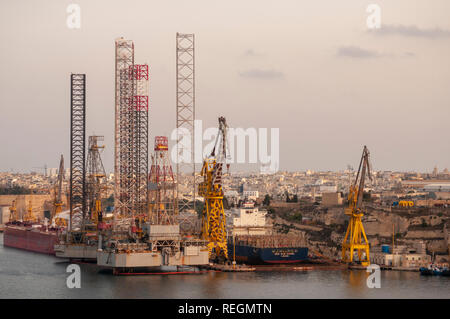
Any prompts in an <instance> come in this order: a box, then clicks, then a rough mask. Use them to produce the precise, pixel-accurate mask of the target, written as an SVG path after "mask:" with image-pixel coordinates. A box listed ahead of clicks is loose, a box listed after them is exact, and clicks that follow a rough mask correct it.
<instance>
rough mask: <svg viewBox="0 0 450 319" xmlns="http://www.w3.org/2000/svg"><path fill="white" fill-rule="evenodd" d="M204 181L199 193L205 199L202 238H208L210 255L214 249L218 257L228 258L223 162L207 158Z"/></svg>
mask: <svg viewBox="0 0 450 319" xmlns="http://www.w3.org/2000/svg"><path fill="white" fill-rule="evenodd" d="M201 175H202V176H203V178H204V181H203V182H202V183H200V185H199V187H198V193H199V195H200V196H203V198H204V199H205V204H204V206H203V215H202V239H204V240H208V241H209V244H208V249H209V256H210V257H211V256H212V254H213V251H214V253H215V255H216V256H217V257H223V258H225V259H228V249H227V238H226V230H225V226H226V222H225V211H224V209H223V190H222V183H221V176H222V163H217V162H216V160H215V159H205V161H204V163H203V167H202V171H201Z"/></svg>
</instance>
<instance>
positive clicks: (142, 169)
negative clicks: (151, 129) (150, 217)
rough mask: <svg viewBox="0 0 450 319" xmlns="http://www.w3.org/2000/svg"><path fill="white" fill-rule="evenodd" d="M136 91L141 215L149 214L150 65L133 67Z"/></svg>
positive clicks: (138, 191) (138, 209)
mask: <svg viewBox="0 0 450 319" xmlns="http://www.w3.org/2000/svg"><path fill="white" fill-rule="evenodd" d="M131 74H132V77H133V80H134V81H135V83H136V85H135V88H136V92H135V95H134V96H133V101H132V104H133V114H134V124H135V130H134V136H135V150H134V151H135V152H136V153H135V172H136V173H135V174H136V194H135V196H136V200H135V204H136V205H135V209H136V214H137V215H139V216H142V217H144V216H147V209H148V208H147V207H148V65H147V64H136V65H134V66H133V69H132V73H131Z"/></svg>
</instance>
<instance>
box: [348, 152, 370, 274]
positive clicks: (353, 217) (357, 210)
mask: <svg viewBox="0 0 450 319" xmlns="http://www.w3.org/2000/svg"><path fill="white" fill-rule="evenodd" d="M366 174H367V177H369V179H370V180H372V176H371V172H370V162H369V150H368V149H367V147H366V146H364V149H363V152H362V156H361V161H360V162H359V168H358V173H357V174H356V179H355V182H354V183H353V184H352V185H351V186H350V190H349V194H348V207H347V208H346V209H345V214H346V215H348V216H350V220H349V222H348V228H347V232H346V233H345V237H344V241H343V243H342V261H343V262H345V263H354V262H356V263H359V264H361V265H362V266H364V267H366V266H368V265H370V258H369V241H368V240H367V236H366V233H365V231H364V227H363V224H362V221H361V219H362V216H363V215H364V212H363V208H362V201H363V193H364V183H365V179H366ZM355 250H356V252H357V255H358V259H357V260H354V252H355Z"/></svg>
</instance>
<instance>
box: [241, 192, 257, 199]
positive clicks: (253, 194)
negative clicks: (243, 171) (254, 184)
mask: <svg viewBox="0 0 450 319" xmlns="http://www.w3.org/2000/svg"><path fill="white" fill-rule="evenodd" d="M242 196H243V197H244V198H247V199H251V200H256V199H257V198H258V197H259V192H258V191H254V190H244V191H243V193H242Z"/></svg>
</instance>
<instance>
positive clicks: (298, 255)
mask: <svg viewBox="0 0 450 319" xmlns="http://www.w3.org/2000/svg"><path fill="white" fill-rule="evenodd" d="M228 256H229V257H230V259H232V258H233V256H234V257H235V259H236V261H238V262H243V263H246V264H250V265H258V264H288V263H298V262H302V261H305V260H307V259H308V248H307V247H277V248H256V247H252V246H244V245H236V246H235V247H234V249H233V244H232V243H229V244H228Z"/></svg>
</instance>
